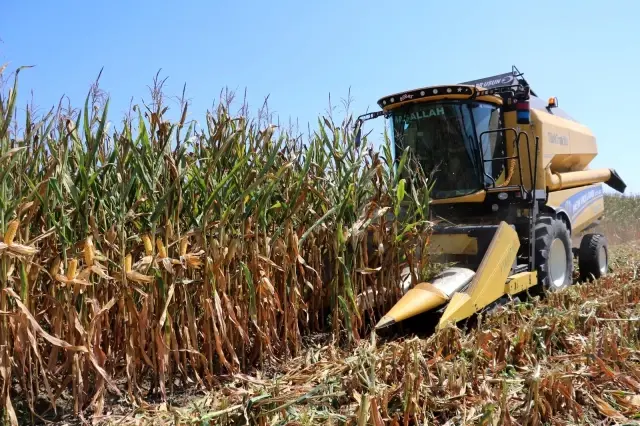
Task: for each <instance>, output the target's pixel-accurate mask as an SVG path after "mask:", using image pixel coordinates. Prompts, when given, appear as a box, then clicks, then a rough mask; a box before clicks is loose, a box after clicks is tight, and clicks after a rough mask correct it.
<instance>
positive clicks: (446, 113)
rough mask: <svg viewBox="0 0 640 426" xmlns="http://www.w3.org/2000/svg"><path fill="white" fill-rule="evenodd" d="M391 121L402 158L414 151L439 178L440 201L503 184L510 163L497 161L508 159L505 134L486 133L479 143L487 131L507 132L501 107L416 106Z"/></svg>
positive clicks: (435, 194) (437, 194)
mask: <svg viewBox="0 0 640 426" xmlns="http://www.w3.org/2000/svg"><path fill="white" fill-rule="evenodd" d="M391 121H392V132H393V137H394V142H395V152H396V158H400V157H401V156H402V153H403V151H404V149H405V148H406V147H409V148H410V149H411V153H412V154H413V156H414V158H415V159H416V160H417V161H418V162H419V164H420V166H421V168H422V169H423V170H424V172H425V173H427V175H430V176H432V177H433V179H435V183H434V187H433V192H432V196H433V197H434V198H448V197H459V196H463V195H468V194H471V193H473V192H476V191H478V190H480V189H483V188H484V187H485V185H488V184H493V183H496V181H497V180H500V179H501V174H503V172H504V167H503V165H504V162H503V160H493V159H494V158H496V157H504V156H505V152H504V142H503V135H502V134H501V132H494V133H489V134H485V135H483V136H482V144H480V143H478V139H479V138H480V135H481V134H482V132H484V131H487V130H496V129H499V128H500V127H501V123H500V110H499V107H498V106H496V105H493V104H488V103H482V102H465V101H453V102H452V101H447V102H430V103H421V104H410V105H407V106H404V107H401V108H398V109H397V110H394V112H393V115H392V120H391ZM481 151H482V152H481ZM483 159H484V160H485V161H484V164H483ZM487 160H488V161H487ZM492 160H493V161H492Z"/></svg>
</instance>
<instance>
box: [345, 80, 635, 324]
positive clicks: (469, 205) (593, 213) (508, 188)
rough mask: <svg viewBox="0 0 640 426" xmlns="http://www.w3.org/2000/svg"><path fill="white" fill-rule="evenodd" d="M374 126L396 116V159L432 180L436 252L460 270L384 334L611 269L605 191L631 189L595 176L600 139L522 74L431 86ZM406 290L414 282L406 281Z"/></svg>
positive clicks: (401, 100)
mask: <svg viewBox="0 0 640 426" xmlns="http://www.w3.org/2000/svg"><path fill="white" fill-rule="evenodd" d="M378 105H379V106H380V107H381V108H382V110H381V111H378V112H374V113H370V114H365V115H363V116H361V117H359V119H358V124H357V125H358V126H361V125H362V123H363V122H364V121H365V120H369V119H372V118H376V117H379V116H385V117H386V118H388V119H389V124H390V130H391V133H392V140H393V148H394V151H395V152H394V154H395V158H396V159H398V158H400V157H401V156H402V154H403V152H404V150H406V149H411V151H412V152H411V154H412V155H413V157H414V159H415V160H416V161H418V162H419V163H420V165H421V167H422V168H423V169H424V171H425V172H426V173H428V174H431V176H432V177H433V179H434V182H433V183H432V184H433V189H432V192H431V206H430V208H429V211H430V215H431V220H432V221H434V223H435V226H434V228H433V230H432V236H431V240H430V241H431V242H430V248H429V251H430V256H431V258H432V259H434V260H436V261H438V262H446V263H450V262H453V263H454V264H455V265H456V266H455V267H452V268H448V269H446V270H444V271H443V272H442V273H441V274H440V275H438V276H437V277H436V278H435V279H434V280H433V281H432V282H430V283H428V282H421V283H419V284H418V285H416V286H415V287H413V288H410V289H408V291H407V292H406V293H405V294H404V295H403V297H402V298H401V299H400V300H399V301H398V302H397V303H396V305H395V306H393V308H392V309H391V310H390V311H389V312H388V313H387V314H386V315H385V316H384V317H383V318H382V319H381V320H380V322H379V323H378V324H377V326H376V328H377V329H380V328H383V327H386V326H389V325H392V324H395V323H397V322H400V321H402V320H405V319H407V318H410V317H413V316H415V315H418V314H421V313H425V312H429V311H434V310H441V311H442V315H441V317H440V322H439V325H438V327H442V326H443V325H444V324H446V323H449V322H453V323H455V322H458V321H460V320H463V319H466V318H469V317H470V316H472V315H473V314H474V313H477V312H479V311H482V310H483V309H485V308H486V307H487V306H490V305H492V304H493V303H494V302H496V301H498V300H499V299H502V298H503V297H505V296H507V295H516V294H518V293H521V292H523V291H525V290H527V289H530V288H536V289H539V290H548V291H556V290H559V289H563V288H565V287H567V286H569V285H571V284H572V274H573V257H574V254H576V255H577V256H578V263H579V268H580V274H581V277H582V278H590V277H595V278H599V277H600V276H602V275H604V274H605V273H606V272H607V270H608V251H607V250H608V249H607V241H606V237H605V236H604V235H602V234H599V233H595V229H596V227H597V225H598V223H599V220H600V219H601V217H602V215H603V214H604V199H603V187H602V184H603V183H604V184H607V185H608V186H610V187H611V188H613V189H614V190H616V191H618V192H621V193H624V191H625V188H626V185H625V184H624V182H623V181H622V179H621V178H620V177H619V176H618V174H617V173H616V172H615V170H613V169H595V170H592V169H589V167H588V166H589V164H590V163H591V161H592V160H593V159H594V158H595V156H596V155H597V146H596V140H595V137H594V135H593V134H592V133H591V132H590V131H589V129H588V128H587V127H585V126H584V125H582V124H580V123H578V122H577V121H575V120H574V119H572V118H571V117H570V116H568V115H567V114H566V113H565V112H564V111H562V110H561V109H560V108H558V101H557V99H556V98H551V99H549V101H548V102H544V101H542V100H541V99H540V98H538V97H537V95H536V94H535V93H534V92H533V91H532V90H531V88H530V86H529V84H528V83H527V81H526V80H525V79H524V78H523V76H522V74H521V73H520V72H519V71H518V70H517V68H516V67H513V69H512V72H511V73H506V74H501V75H498V76H494V77H489V78H486V79H482V80H475V81H470V82H466V83H461V84H451V85H442V86H432V87H425V88H419V89H415V90H411V91H407V92H402V93H397V94H393V95H389V96H386V97H384V98H382V99H380V100H379V101H378ZM401 286H402V287H403V288H407V287H408V286H407V285H406V283H403V284H402V285H401Z"/></svg>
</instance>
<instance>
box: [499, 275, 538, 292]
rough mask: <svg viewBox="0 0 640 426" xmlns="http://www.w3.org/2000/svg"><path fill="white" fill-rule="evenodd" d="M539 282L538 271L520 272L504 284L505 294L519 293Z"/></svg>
mask: <svg viewBox="0 0 640 426" xmlns="http://www.w3.org/2000/svg"><path fill="white" fill-rule="evenodd" d="M537 282H538V273H537V272H536V271H533V272H520V273H519V274H515V275H511V276H510V277H509V278H508V279H507V283H506V284H505V285H504V293H505V294H511V295H514V294H518V293H520V292H521V291H524V290H526V289H528V288H530V287H533V286H534V285H536V284H537Z"/></svg>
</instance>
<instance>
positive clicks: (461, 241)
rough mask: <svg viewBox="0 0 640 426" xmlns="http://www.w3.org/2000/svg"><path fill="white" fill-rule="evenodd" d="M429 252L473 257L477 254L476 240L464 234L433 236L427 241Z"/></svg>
mask: <svg viewBox="0 0 640 426" xmlns="http://www.w3.org/2000/svg"><path fill="white" fill-rule="evenodd" d="M429 252H430V253H432V254H467V255H474V254H477V253H478V239H477V238H473V237H470V236H468V235H466V234H434V235H432V236H431V239H430V241H429Z"/></svg>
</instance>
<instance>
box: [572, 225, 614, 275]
mask: <svg viewBox="0 0 640 426" xmlns="http://www.w3.org/2000/svg"><path fill="white" fill-rule="evenodd" d="M578 270H579V272H580V281H590V280H592V279H598V278H600V277H602V276H604V275H606V274H607V272H609V247H608V244H607V239H606V237H605V236H604V235H601V234H587V235H585V236H584V237H582V241H581V242H580V249H579V251H578Z"/></svg>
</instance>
